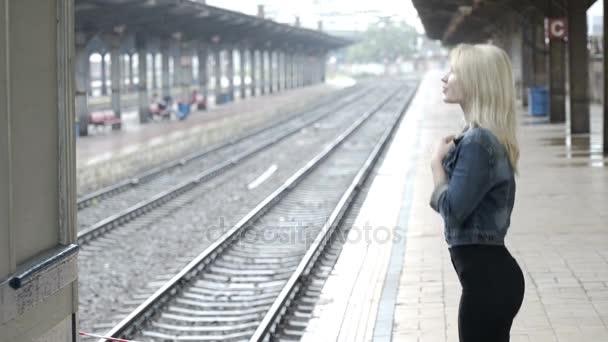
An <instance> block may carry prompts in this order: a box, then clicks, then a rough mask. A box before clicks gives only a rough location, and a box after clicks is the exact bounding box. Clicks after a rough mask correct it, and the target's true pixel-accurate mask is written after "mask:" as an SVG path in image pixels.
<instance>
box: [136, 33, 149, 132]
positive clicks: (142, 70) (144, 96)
mask: <svg viewBox="0 0 608 342" xmlns="http://www.w3.org/2000/svg"><path fill="white" fill-rule="evenodd" d="M135 44H136V48H137V58H138V61H137V62H138V73H137V76H138V78H139V83H138V85H137V88H138V99H139V101H138V102H139V122H140V123H145V122H147V121H148V106H149V104H150V103H149V99H148V84H147V83H148V80H147V78H148V77H147V75H148V59H147V58H146V56H147V54H148V49H147V46H146V39H145V37H143V36H137V37H136V42H135Z"/></svg>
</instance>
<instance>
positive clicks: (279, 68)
mask: <svg viewBox="0 0 608 342" xmlns="http://www.w3.org/2000/svg"><path fill="white" fill-rule="evenodd" d="M275 60H276V63H275V64H276V66H275V70H276V77H275V89H276V91H277V92H281V89H282V88H283V87H282V86H281V85H282V82H283V64H282V61H283V54H282V53H281V50H276V51H275Z"/></svg>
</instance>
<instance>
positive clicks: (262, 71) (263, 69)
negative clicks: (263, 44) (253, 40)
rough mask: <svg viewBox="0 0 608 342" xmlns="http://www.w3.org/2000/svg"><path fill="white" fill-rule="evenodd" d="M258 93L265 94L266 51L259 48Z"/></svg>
mask: <svg viewBox="0 0 608 342" xmlns="http://www.w3.org/2000/svg"><path fill="white" fill-rule="evenodd" d="M260 94H261V95H264V94H266V51H264V50H263V49H262V50H260Z"/></svg>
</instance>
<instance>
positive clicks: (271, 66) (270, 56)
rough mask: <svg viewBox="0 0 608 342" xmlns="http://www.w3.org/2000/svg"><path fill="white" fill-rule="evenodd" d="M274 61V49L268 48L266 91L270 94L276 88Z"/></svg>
mask: <svg viewBox="0 0 608 342" xmlns="http://www.w3.org/2000/svg"><path fill="white" fill-rule="evenodd" d="M274 62H275V58H274V51H272V50H268V92H269V93H270V94H272V93H273V92H274V91H275V90H276V88H275V84H274V81H275V75H274V65H275V64H274Z"/></svg>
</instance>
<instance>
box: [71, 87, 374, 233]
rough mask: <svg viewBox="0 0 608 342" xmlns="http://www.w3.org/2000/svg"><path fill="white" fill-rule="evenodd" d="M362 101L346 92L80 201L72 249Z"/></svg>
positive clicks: (360, 93) (360, 94)
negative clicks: (76, 241)
mask: <svg viewBox="0 0 608 342" xmlns="http://www.w3.org/2000/svg"><path fill="white" fill-rule="evenodd" d="M372 93H373V92H372ZM366 96H371V94H370V91H369V89H368V88H367V87H363V88H362V89H356V90H351V91H349V92H347V93H346V94H343V96H341V97H340V98H339V99H337V100H335V101H333V102H332V103H327V102H322V103H320V104H319V105H317V106H316V107H314V108H313V109H311V110H309V111H306V112H303V113H298V114H296V115H293V116H290V117H288V118H286V119H284V120H281V121H279V122H277V123H275V124H272V125H270V126H268V127H265V128H263V129H260V130H258V131H255V132H253V133H251V134H248V135H245V136H242V137H240V138H238V139H235V140H233V141H230V142H228V143H225V144H221V145H216V146H213V147H211V148H209V149H207V150H205V151H203V152H201V153H197V154H193V155H190V156H187V157H185V158H182V159H180V160H177V161H173V162H170V163H167V164H165V165H162V166H160V167H157V168H154V169H151V170H149V171H147V172H145V173H143V174H140V175H138V176H136V177H134V178H132V179H130V180H126V181H123V182H120V183H117V184H115V185H113V186H110V187H107V188H104V189H101V190H99V191H96V192H94V193H91V194H88V195H86V196H83V197H81V198H80V200H79V201H78V208H79V212H78V226H79V232H78V243H79V244H85V243H88V242H90V241H92V240H94V239H96V238H98V237H100V236H102V235H104V234H105V233H107V232H108V231H111V230H113V229H114V228H116V227H119V226H121V225H124V224H125V223H127V222H129V221H131V220H133V219H135V218H137V217H139V216H141V215H143V214H145V213H148V212H150V211H152V210H154V209H155V208H158V207H159V206H162V205H164V204H166V203H167V202H169V201H171V200H173V199H175V198H177V197H179V196H180V195H182V194H184V193H185V192H188V191H190V190H192V189H193V188H196V187H197V186H198V185H200V184H201V183H202V182H205V181H208V180H210V179H212V178H214V177H215V176H217V175H218V174H220V173H221V172H224V171H226V170H227V169H229V168H232V167H234V166H235V165H237V164H238V163H239V162H241V161H243V160H245V159H247V158H250V157H252V156H254V155H255V154H257V153H259V152H261V151H263V150H265V149H267V148H269V147H270V146H272V145H274V144H276V143H278V142H280V141H282V140H284V139H286V138H288V137H289V136H291V135H293V134H295V133H297V132H299V131H300V130H301V129H303V128H305V127H309V126H311V125H314V124H315V123H318V122H320V121H321V120H323V119H325V118H327V117H328V116H330V115H331V114H335V113H338V112H340V111H342V110H346V109H348V108H349V106H352V105H354V104H356V103H357V102H358V101H361V100H362V99H363V98H365V97H366Z"/></svg>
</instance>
